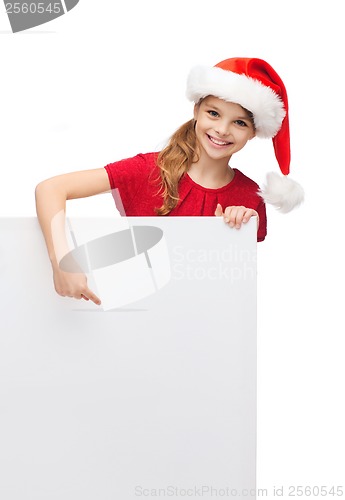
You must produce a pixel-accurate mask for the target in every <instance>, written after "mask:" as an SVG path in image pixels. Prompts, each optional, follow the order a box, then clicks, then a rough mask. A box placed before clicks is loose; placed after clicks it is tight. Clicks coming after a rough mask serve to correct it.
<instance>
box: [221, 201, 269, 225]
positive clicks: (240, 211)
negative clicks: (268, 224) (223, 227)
mask: <svg viewBox="0 0 345 500" xmlns="http://www.w3.org/2000/svg"><path fill="white" fill-rule="evenodd" d="M214 215H216V216H217V217H220V216H221V215H222V216H223V217H224V222H226V223H227V224H229V226H230V227H234V228H236V229H240V227H241V225H242V224H245V223H246V222H248V221H249V219H250V218H251V217H253V216H256V217H257V224H258V227H259V214H258V213H257V211H256V210H253V209H252V208H247V207H243V206H239V207H237V206H232V207H226V209H225V210H224V212H223V208H222V205H221V204H220V203H218V205H217V208H216V211H215V213H214Z"/></svg>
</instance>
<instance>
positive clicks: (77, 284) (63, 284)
mask: <svg viewBox="0 0 345 500" xmlns="http://www.w3.org/2000/svg"><path fill="white" fill-rule="evenodd" d="M53 279H54V286H55V290H56V292H57V293H58V294H59V295H61V296H62V297H73V298H75V299H85V300H91V301H92V302H94V303H95V304H96V305H100V304H101V301H100V299H99V298H98V297H97V295H95V294H94V293H93V292H92V291H91V290H90V288H89V287H88V286H87V278H86V276H85V274H83V273H67V272H64V271H61V269H59V268H54V270H53Z"/></svg>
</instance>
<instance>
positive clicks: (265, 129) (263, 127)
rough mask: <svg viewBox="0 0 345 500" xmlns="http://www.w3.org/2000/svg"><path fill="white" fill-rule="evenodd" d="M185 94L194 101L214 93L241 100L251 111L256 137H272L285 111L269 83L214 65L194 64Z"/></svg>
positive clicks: (229, 98) (234, 100)
mask: <svg viewBox="0 0 345 500" xmlns="http://www.w3.org/2000/svg"><path fill="white" fill-rule="evenodd" d="M186 94H187V98H188V99H189V100H190V101H194V102H195V103H197V102H198V101H199V100H200V99H202V98H204V97H206V96H208V95H213V96H215V97H219V98H220V99H223V100H224V101H228V102H234V103H236V104H240V105H241V106H242V107H244V108H246V109H248V111H251V112H252V113H253V115H254V123H255V129H256V135H257V137H262V138H268V139H269V138H272V137H274V136H275V135H276V134H277V132H278V131H279V129H280V127H281V124H282V122H283V119H284V117H285V115H286V111H285V109H284V104H283V102H282V100H281V98H280V97H279V96H278V94H276V93H275V92H274V91H273V90H272V89H271V88H270V87H267V86H266V85H264V84H263V83H261V82H260V81H259V80H256V79H254V78H251V77H249V76H247V75H245V74H242V75H240V74H237V73H234V72H232V71H227V70H224V69H221V68H218V67H215V66H214V67H207V66H196V67H194V68H193V69H192V70H191V72H190V74H189V77H188V80H187V92H186Z"/></svg>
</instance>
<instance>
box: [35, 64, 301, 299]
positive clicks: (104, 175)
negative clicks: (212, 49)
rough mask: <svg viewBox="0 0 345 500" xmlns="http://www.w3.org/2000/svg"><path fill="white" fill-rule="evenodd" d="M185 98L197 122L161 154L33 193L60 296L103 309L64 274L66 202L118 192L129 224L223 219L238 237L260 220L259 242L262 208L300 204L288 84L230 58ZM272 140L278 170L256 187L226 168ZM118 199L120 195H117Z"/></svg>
mask: <svg viewBox="0 0 345 500" xmlns="http://www.w3.org/2000/svg"><path fill="white" fill-rule="evenodd" d="M187 97H188V98H189V99H190V100H191V101H194V103H195V104H194V117H193V119H192V120H190V121H188V122H187V123H185V124H184V125H182V127H180V128H179V129H178V130H177V131H176V132H175V133H174V134H173V136H172V137H171V139H170V141H169V143H168V145H167V146H166V147H165V148H164V149H163V150H162V151H161V152H159V153H147V154H139V155H137V156H135V157H134V158H129V159H126V160H122V161H118V162H115V163H110V164H109V165H106V167H105V168H99V169H95V170H87V171H80V172H74V173H69V174H64V175H59V176H57V177H53V178H51V179H47V180H45V181H43V182H41V183H40V184H38V186H37V187H36V207H37V216H38V219H39V222H40V225H41V228H42V231H43V235H44V238H45V241H46V245H47V249H48V253H49V258H50V260H51V264H52V268H53V278H54V285H55V290H56V291H57V293H58V294H60V295H62V296H69V297H74V298H77V299H81V298H84V299H85V300H92V301H93V302H94V303H95V304H100V299H99V298H98V297H97V296H96V295H95V294H94V293H93V292H92V290H90V289H89V288H88V286H87V280H86V277H85V275H84V274H82V273H81V274H77V273H65V272H63V271H61V270H60V269H59V265H58V260H57V256H56V253H55V250H54V245H53V238H52V231H51V222H52V220H53V217H54V216H55V215H56V214H58V213H60V212H64V211H65V205H66V200H69V199H74V198H82V197H87V196H91V195H95V194H99V193H102V192H105V191H109V189H113V190H116V192H117V193H118V194H119V195H120V200H119V199H118V198H116V197H115V203H116V205H117V207H118V209H119V210H120V213H121V212H122V215H127V216H157V215H160V216H163V215H169V216H188V215H189V216H200V215H206V216H211V215H216V216H223V218H224V221H225V223H227V224H229V226H230V227H234V228H236V229H240V227H241V225H242V224H245V223H246V222H247V221H248V220H249V219H250V217H252V216H256V217H257V223H258V233H257V239H258V241H263V240H264V238H265V236H266V210H265V201H266V202H269V203H272V204H274V205H275V206H276V207H277V208H279V209H280V210H281V211H283V212H287V211H289V210H291V209H292V208H293V207H294V206H297V205H298V204H299V203H301V201H302V199H303V191H302V189H301V187H300V186H299V185H298V184H297V183H295V182H294V181H291V180H290V179H287V178H286V175H287V174H288V173H289V164H290V142H289V123H288V102H287V95H286V90H285V87H284V84H283V82H282V81H281V79H280V77H279V76H278V75H277V73H276V72H275V71H274V70H273V68H272V67H271V66H270V65H269V64H267V63H266V62H265V61H263V60H261V59H251V58H232V59H227V60H225V61H222V62H221V63H219V64H217V65H216V66H215V67H212V68H206V67H196V68H194V69H193V70H192V71H191V73H190V75H189V78H188V82H187ZM255 136H257V137H266V138H273V145H274V150H275V154H276V158H277V160H278V163H279V166H280V169H281V171H282V173H283V174H284V175H285V177H282V176H278V177H277V175H278V174H274V173H271V174H270V175H269V176H268V178H267V185H266V187H265V188H264V189H263V190H262V191H260V190H259V186H258V185H257V184H256V183H255V182H254V181H252V180H251V179H249V178H248V177H246V176H245V175H244V174H242V173H241V172H240V171H239V170H237V169H233V168H231V167H230V165H229V161H230V158H231V157H232V155H233V154H235V153H237V151H240V150H241V149H242V148H243V147H244V146H245V145H246V144H247V142H248V141H249V140H251V139H252V138H253V137H255ZM113 192H115V191H113Z"/></svg>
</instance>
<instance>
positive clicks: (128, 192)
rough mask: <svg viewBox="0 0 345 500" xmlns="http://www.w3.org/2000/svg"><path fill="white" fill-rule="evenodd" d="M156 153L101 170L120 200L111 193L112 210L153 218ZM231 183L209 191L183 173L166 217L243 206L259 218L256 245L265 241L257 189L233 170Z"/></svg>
mask: <svg viewBox="0 0 345 500" xmlns="http://www.w3.org/2000/svg"><path fill="white" fill-rule="evenodd" d="M157 156H158V153H146V154H139V155H137V156H134V157H133V158H127V159H125V160H120V161H117V162H115V163H109V164H108V165H106V166H105V169H106V171H107V173H108V177H109V182H110V186H111V188H112V189H116V188H117V189H118V193H119V194H120V197H121V200H119V197H118V196H116V194H115V193H114V199H115V203H116V207H117V209H118V210H119V212H120V213H121V215H126V216H128V217H131V216H157V214H156V213H155V211H154V209H155V208H159V207H161V206H162V204H163V198H162V195H161V194H159V193H158V191H159V189H160V185H159V182H157V179H159V178H160V177H159V168H158V167H157V164H156V158H157ZM234 172H235V175H234V177H233V179H232V181H231V182H229V183H228V184H226V185H225V186H222V187H221V188H217V189H211V188H206V187H203V186H200V185H199V184H197V183H196V182H194V181H193V180H192V179H191V177H189V175H188V173H185V174H184V175H183V177H182V178H181V180H180V182H179V198H180V200H179V202H178V204H177V206H176V207H175V208H174V209H173V210H172V211H171V212H170V213H169V214H168V215H169V216H170V215H172V216H202V215H204V216H205V215H206V216H212V215H214V212H215V210H216V207H217V203H220V204H221V206H222V207H223V210H224V209H225V208H226V207H228V206H232V205H234V206H236V205H243V206H245V207H247V208H252V209H254V210H256V211H257V212H258V214H259V229H258V238H257V239H258V241H263V240H264V239H265V236H266V233H267V229H266V225H267V221H266V207H265V204H264V201H263V199H262V198H261V196H260V195H259V194H258V190H259V186H258V185H257V184H256V183H255V182H254V181H252V180H251V179H249V177H247V176H245V175H244V174H242V172H240V171H239V170H237V169H234Z"/></svg>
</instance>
